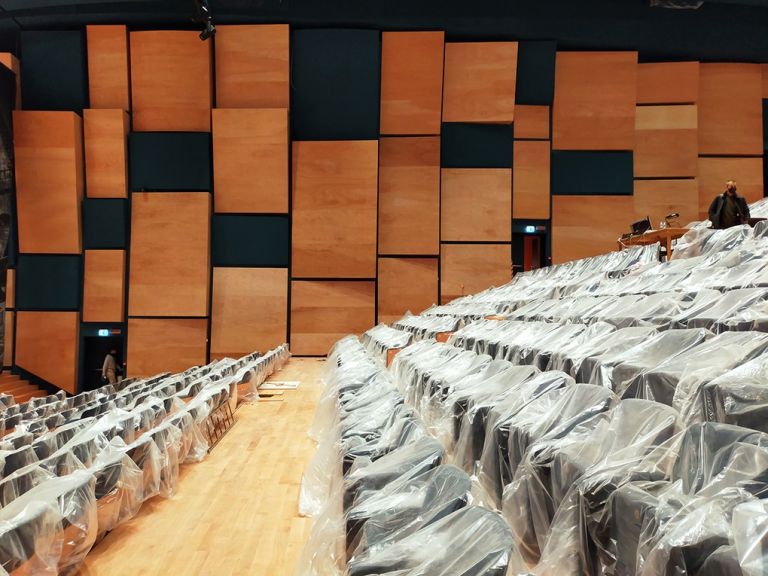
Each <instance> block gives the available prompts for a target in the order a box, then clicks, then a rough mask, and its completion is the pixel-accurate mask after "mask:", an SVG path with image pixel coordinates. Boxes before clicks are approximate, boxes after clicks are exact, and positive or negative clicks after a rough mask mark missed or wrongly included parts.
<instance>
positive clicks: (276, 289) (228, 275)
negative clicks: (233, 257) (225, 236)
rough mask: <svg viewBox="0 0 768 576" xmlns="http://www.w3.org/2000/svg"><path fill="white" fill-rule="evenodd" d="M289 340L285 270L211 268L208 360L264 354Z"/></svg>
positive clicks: (286, 273)
mask: <svg viewBox="0 0 768 576" xmlns="http://www.w3.org/2000/svg"><path fill="white" fill-rule="evenodd" d="M287 339H288V270H287V269H286V268H214V269H213V310H212V312H211V358H224V357H226V356H229V357H230V358H239V357H240V356H244V355H246V354H250V353H251V352H254V351H259V352H266V351H268V350H272V349H273V348H275V347H276V346H279V345H280V344H283V343H284V342H286V341H287Z"/></svg>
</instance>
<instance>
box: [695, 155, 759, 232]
mask: <svg viewBox="0 0 768 576" xmlns="http://www.w3.org/2000/svg"><path fill="white" fill-rule="evenodd" d="M728 180H736V187H737V188H738V193H739V196H743V197H744V198H746V200H747V204H751V203H752V202H756V201H757V200H760V199H761V198H763V184H764V183H763V159H762V158H699V218H701V219H705V218H708V217H709V216H708V213H709V205H710V204H711V203H712V200H714V199H715V196H717V195H718V194H722V193H723V192H724V191H725V183H726V182H727V181H728Z"/></svg>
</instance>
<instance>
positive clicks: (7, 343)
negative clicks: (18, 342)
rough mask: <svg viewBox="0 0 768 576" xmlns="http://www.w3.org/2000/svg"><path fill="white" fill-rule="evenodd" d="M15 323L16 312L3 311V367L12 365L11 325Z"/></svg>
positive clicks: (12, 339)
mask: <svg viewBox="0 0 768 576" xmlns="http://www.w3.org/2000/svg"><path fill="white" fill-rule="evenodd" d="M15 324H16V313H15V312H11V311H9V310H6V311H5V323H4V324H3V367H7V366H13V348H14V346H13V344H14V335H13V327H14V325H15Z"/></svg>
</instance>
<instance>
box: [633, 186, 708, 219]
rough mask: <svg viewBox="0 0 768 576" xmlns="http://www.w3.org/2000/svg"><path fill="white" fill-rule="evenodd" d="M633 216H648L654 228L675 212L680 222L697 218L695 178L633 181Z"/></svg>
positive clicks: (697, 189) (697, 201)
mask: <svg viewBox="0 0 768 576" xmlns="http://www.w3.org/2000/svg"><path fill="white" fill-rule="evenodd" d="M634 202H635V220H641V219H643V218H645V217H646V216H648V217H650V219H651V224H653V227H654V228H656V227H658V225H659V222H661V221H662V220H663V219H664V218H665V217H666V216H667V214H672V213H673V212H677V213H678V214H680V218H679V220H678V222H679V224H680V225H681V226H685V225H686V224H688V223H689V222H693V221H695V220H698V219H699V183H698V182H697V180H696V179H695V178H685V179H680V180H637V181H635V195H634Z"/></svg>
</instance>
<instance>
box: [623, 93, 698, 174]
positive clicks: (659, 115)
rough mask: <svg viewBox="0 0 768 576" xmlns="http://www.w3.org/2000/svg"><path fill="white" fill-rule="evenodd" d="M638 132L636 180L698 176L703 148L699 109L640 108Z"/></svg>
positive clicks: (686, 107) (636, 141) (636, 126)
mask: <svg viewBox="0 0 768 576" xmlns="http://www.w3.org/2000/svg"><path fill="white" fill-rule="evenodd" d="M635 129H636V131H637V132H636V134H635V155H634V174H635V177H636V178H644V177H654V178H658V177H667V178H669V177H686V176H687V177H693V176H696V173H697V170H698V145H699V144H698V143H699V136H698V113H697V110H696V105H687V106H685V105H681V106H638V107H637V116H636V117H635Z"/></svg>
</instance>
